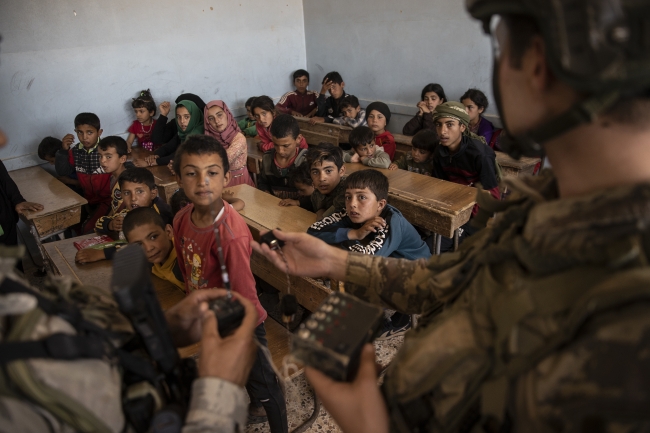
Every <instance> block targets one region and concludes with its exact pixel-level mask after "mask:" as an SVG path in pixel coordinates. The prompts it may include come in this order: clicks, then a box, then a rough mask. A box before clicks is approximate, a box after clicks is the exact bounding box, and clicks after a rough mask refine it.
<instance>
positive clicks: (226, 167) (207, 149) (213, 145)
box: [174, 122, 275, 177]
mask: <svg viewBox="0 0 650 433" xmlns="http://www.w3.org/2000/svg"><path fill="white" fill-rule="evenodd" d="M274 123H275V122H274ZM215 153H216V154H217V155H219V158H221V163H222V164H223V175H224V176H225V175H226V174H228V171H230V164H229V163H228V154H227V153H226V149H224V148H223V146H222V145H221V144H220V143H219V142H218V141H217V139H216V138H213V137H210V136H208V135H190V136H189V137H187V140H185V141H184V142H183V144H181V145H180V146H178V149H177V150H176V154H175V155H174V172H175V173H176V176H178V177H181V162H183V161H182V160H183V155H213V154H215Z"/></svg>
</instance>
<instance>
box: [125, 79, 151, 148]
mask: <svg viewBox="0 0 650 433" xmlns="http://www.w3.org/2000/svg"><path fill="white" fill-rule="evenodd" d="M131 107H133V111H134V112H135V120H134V121H133V123H132V124H131V126H129V136H128V137H127V139H126V144H127V146H128V148H129V153H131V146H132V145H133V141H134V140H135V139H137V140H138V144H139V146H140V147H142V148H143V149H146V150H149V151H154V150H156V149H155V147H154V144H153V141H151V132H152V131H153V128H154V126H155V125H156V120H155V119H154V118H153V116H155V115H156V103H155V102H154V101H153V96H151V92H150V91H149V89H147V90H143V91H142V92H140V96H138V97H137V98H134V99H133V102H132V103H131Z"/></svg>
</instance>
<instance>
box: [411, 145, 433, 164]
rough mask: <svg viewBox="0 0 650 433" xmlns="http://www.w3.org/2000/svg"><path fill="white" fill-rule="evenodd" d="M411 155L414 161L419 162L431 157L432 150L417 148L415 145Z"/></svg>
mask: <svg viewBox="0 0 650 433" xmlns="http://www.w3.org/2000/svg"><path fill="white" fill-rule="evenodd" d="M411 156H412V157H413V162H416V163H418V164H419V163H421V162H424V161H426V160H428V159H429V158H431V152H429V151H428V150H423V149H417V148H415V147H414V148H413V150H412V151H411Z"/></svg>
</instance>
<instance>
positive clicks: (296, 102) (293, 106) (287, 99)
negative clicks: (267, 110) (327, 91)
mask: <svg viewBox="0 0 650 433" xmlns="http://www.w3.org/2000/svg"><path fill="white" fill-rule="evenodd" d="M317 100H318V92H312V91H311V90H307V91H306V92H305V93H298V92H296V91H293V92H287V93H285V94H284V96H282V98H280V101H279V102H278V103H277V104H276V106H275V108H277V109H278V111H279V112H280V113H284V114H293V112H294V111H296V112H298V113H300V114H302V115H303V116H307V115H308V114H309V113H311V112H312V111H314V110H315V109H317V108H318V104H317V103H316V101H317Z"/></svg>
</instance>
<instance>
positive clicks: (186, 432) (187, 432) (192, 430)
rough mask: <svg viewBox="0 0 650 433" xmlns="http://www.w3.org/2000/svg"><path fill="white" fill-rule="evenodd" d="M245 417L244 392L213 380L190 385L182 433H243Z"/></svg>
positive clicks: (198, 381) (207, 378) (205, 379)
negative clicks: (189, 399)
mask: <svg viewBox="0 0 650 433" xmlns="http://www.w3.org/2000/svg"><path fill="white" fill-rule="evenodd" d="M247 415H248V396H247V394H246V390H245V389H244V388H242V387H240V386H237V385H235V384H233V383H230V382H228V381H225V380H222V379H217V378H214V377H206V378H201V379H197V380H195V381H194V383H193V384H192V400H191V402H190V409H189V412H188V414H187V419H186V420H185V426H184V427H183V433H207V432H211V433H234V432H239V431H244V429H245V428H246V417H247Z"/></svg>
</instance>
